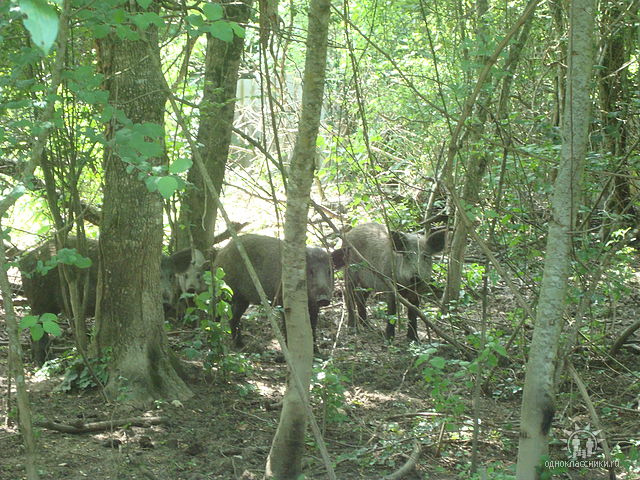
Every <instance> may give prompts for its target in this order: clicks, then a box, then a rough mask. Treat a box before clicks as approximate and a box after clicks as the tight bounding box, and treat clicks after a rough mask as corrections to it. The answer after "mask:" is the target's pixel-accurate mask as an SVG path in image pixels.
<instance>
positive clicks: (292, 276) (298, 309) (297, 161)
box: [266, 0, 330, 480]
mask: <svg viewBox="0 0 640 480" xmlns="http://www.w3.org/2000/svg"><path fill="white" fill-rule="evenodd" d="M329 16H330V1H329V0H312V1H311V4H310V8H309V33H308V37H307V56H306V63H305V71H304V79H303V82H304V87H303V93H302V111H301V115H300V123H299V126H298V134H297V138H296V143H295V147H294V150H293V154H292V157H291V168H290V174H289V181H288V189H287V210H286V214H285V229H284V234H285V242H284V249H283V255H282V278H283V282H282V284H283V285H282V288H283V301H284V312H285V321H286V324H287V337H288V347H289V353H290V355H291V359H292V364H291V368H292V369H293V372H294V373H293V374H294V375H297V377H298V381H299V382H298V385H301V386H302V389H303V391H300V389H299V388H296V385H295V384H294V381H295V379H292V378H291V375H290V379H289V382H288V385H287V391H286V393H285V396H284V400H283V406H282V412H281V415H280V423H279V425H278V429H277V431H276V434H275V436H274V439H273V443H272V444H271V451H270V452H269V457H268V459H267V467H266V477H267V478H273V479H278V480H295V479H297V478H299V477H300V475H301V474H302V456H303V453H304V434H305V430H306V427H307V413H306V411H307V409H306V408H305V404H307V403H308V402H309V396H308V391H309V384H310V381H311V367H312V363H313V339H312V334H311V326H310V323H309V311H308V306H307V285H306V283H307V282H306V260H305V243H306V242H305V238H306V231H307V220H308V219H307V215H308V210H309V200H310V192H311V183H312V180H313V172H314V158H315V153H316V137H317V136H318V129H319V126H320V111H321V109H322V99H323V94H324V79H325V68H326V58H327V35H328V26H329Z"/></svg>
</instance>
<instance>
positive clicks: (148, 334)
mask: <svg viewBox="0 0 640 480" xmlns="http://www.w3.org/2000/svg"><path fill="white" fill-rule="evenodd" d="M127 5H128V7H129V8H130V9H133V8H138V7H136V5H137V4H135V3H129V4H127ZM148 11H151V12H156V13H157V12H158V3H156V2H154V3H152V4H151V5H150V6H149V8H148ZM131 13H134V12H131ZM138 33H139V34H140V37H141V39H140V40H124V39H122V38H120V37H118V36H117V35H115V34H110V35H108V36H107V37H105V38H104V39H101V40H99V41H98V52H99V63H100V67H101V69H102V72H103V73H104V74H105V77H106V81H105V83H106V88H107V90H108V91H109V92H110V100H109V101H110V104H111V105H112V106H113V107H114V108H116V109H119V110H120V111H121V112H122V113H123V114H124V115H125V116H126V118H127V119H128V120H127V121H123V120H122V116H121V115H114V117H113V119H112V120H111V122H110V123H109V125H108V126H107V132H106V137H107V140H108V141H109V143H108V144H107V146H106V147H105V154H104V171H105V180H104V182H105V184H104V200H103V210H102V222H101V230H100V248H99V250H100V252H99V259H100V273H99V278H98V294H97V295H98V298H97V305H96V324H97V327H96V336H95V346H96V347H97V350H98V351H100V352H104V350H105V349H106V348H111V359H110V364H109V381H108V383H107V386H106V393H107V395H109V396H110V397H111V398H116V397H117V396H118V395H120V394H121V393H126V395H127V396H128V398H127V399H126V401H127V402H128V403H131V404H133V405H136V406H142V405H146V404H148V403H149V402H151V401H153V400H154V399H158V398H165V399H185V398H188V397H189V396H190V395H191V391H190V390H189V388H188V387H187V386H186V385H185V384H184V382H183V381H182V380H181V379H180V378H179V377H178V375H177V373H176V371H175V370H174V368H173V366H172V364H171V360H170V359H171V354H170V351H169V348H168V343H167V338H166V335H165V334H164V331H163V329H162V323H163V311H162V298H161V294H160V255H161V253H162V235H163V232H162V202H161V198H160V195H159V194H158V193H157V192H154V193H152V192H150V191H149V190H148V189H147V187H146V185H145V183H144V181H143V179H144V173H142V172H143V168H144V166H143V165H144V163H145V162H148V163H149V164H151V165H159V164H160V163H161V158H162V157H163V155H162V154H158V155H157V157H155V158H144V157H142V158H141V159H135V158H134V159H133V160H131V158H132V157H135V155H132V153H131V151H132V150H135V149H136V148H138V147H140V142H138V144H135V143H133V141H131V142H130V143H125V142H126V141H127V138H130V136H131V134H133V132H134V131H135V129H139V128H141V127H142V124H146V125H147V127H146V129H145V133H144V135H145V138H146V139H148V138H149V136H151V135H152V133H150V129H149V124H153V125H155V127H156V128H157V129H158V137H157V138H156V139H155V140H156V142H157V143H158V142H162V141H163V136H164V134H163V133H161V131H162V126H163V125H164V105H165V102H166V98H167V96H166V90H165V86H164V85H165V84H164V81H163V78H162V71H161V68H160V51H159V48H158V38H157V30H156V27H153V26H151V27H149V28H148V29H147V30H146V31H144V32H143V31H138ZM130 122H132V123H130ZM158 126H159V127H158ZM146 145H150V144H149V143H148V142H146ZM163 147H164V145H163ZM120 152H125V153H126V154H127V160H128V163H125V161H124V159H123V158H122V157H120V156H119V153H120ZM123 157H124V155H123ZM136 160H140V161H141V163H140V165H141V166H142V168H140V169H139V168H138V167H137V166H135V165H136V164H135V163H132V162H135V161H136ZM132 166H133V168H131V167H132ZM128 169H129V170H131V171H128Z"/></svg>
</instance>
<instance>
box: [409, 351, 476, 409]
mask: <svg viewBox="0 0 640 480" xmlns="http://www.w3.org/2000/svg"><path fill="white" fill-rule="evenodd" d="M411 350H412V353H414V354H415V355H417V358H416V360H415V366H416V367H417V368H419V369H420V371H421V374H422V378H423V380H424V381H425V383H426V384H427V386H428V388H429V396H430V398H431V399H432V400H433V402H434V408H435V410H436V411H437V412H441V413H446V414H449V415H452V416H454V417H459V416H460V415H461V414H462V413H463V412H464V408H465V405H464V402H463V399H462V397H460V395H458V394H457V393H454V391H456V390H457V389H456V388H455V387H456V386H457V385H458V383H459V382H460V380H462V379H464V378H465V375H467V371H468V370H467V369H468V365H469V362H466V361H463V360H457V359H445V358H444V357H441V356H439V355H437V352H438V349H437V348H436V347H434V346H428V345H416V344H413V345H412V347H411Z"/></svg>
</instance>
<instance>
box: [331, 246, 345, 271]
mask: <svg viewBox="0 0 640 480" xmlns="http://www.w3.org/2000/svg"><path fill="white" fill-rule="evenodd" d="M345 256H346V252H345V250H344V248H338V249H337V250H334V251H333V252H331V263H333V268H335V269H336V270H338V269H340V268H342V267H344V266H345V265H346V259H345Z"/></svg>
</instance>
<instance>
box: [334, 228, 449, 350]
mask: <svg viewBox="0 0 640 480" xmlns="http://www.w3.org/2000/svg"><path fill="white" fill-rule="evenodd" d="M445 239H446V232H445V230H440V231H437V232H434V233H432V234H431V235H429V236H425V235H424V234H417V233H403V232H398V231H388V230H387V227H385V226H384V225H380V224H378V223H364V224H360V225H358V226H356V227H354V228H353V229H352V230H350V231H349V232H347V233H346V234H345V235H344V239H343V240H344V241H343V247H342V248H340V249H338V250H335V251H334V252H333V253H332V257H333V262H334V265H335V266H336V268H340V267H342V266H345V267H346V270H345V286H346V304H347V313H348V317H349V325H351V326H354V325H356V321H357V320H359V321H361V322H365V321H366V318H367V310H366V301H367V298H368V297H369V295H370V294H372V293H380V292H382V293H385V294H386V302H387V313H388V314H389V315H395V314H396V299H395V296H394V294H393V292H392V291H391V290H392V289H391V288H390V285H389V283H388V282H390V281H391V282H395V283H396V286H397V290H398V293H399V294H400V295H402V296H403V297H404V298H405V299H406V300H408V301H409V302H411V304H412V305H413V307H411V308H409V309H408V310H409V312H408V317H409V325H408V330H407V337H408V338H409V340H413V341H417V340H418V327H417V318H418V313H417V312H418V310H417V309H418V307H419V306H420V293H421V292H424V291H425V289H426V288H427V285H428V283H429V281H430V279H431V269H432V263H431V262H432V259H431V257H432V255H434V254H436V253H438V252H440V251H442V250H443V248H444V245H445ZM394 335H395V323H394V322H391V321H389V322H388V323H387V328H386V336H387V338H388V339H391V338H393V337H394Z"/></svg>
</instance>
